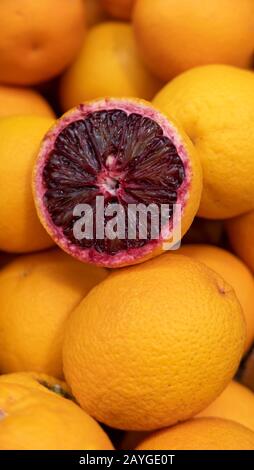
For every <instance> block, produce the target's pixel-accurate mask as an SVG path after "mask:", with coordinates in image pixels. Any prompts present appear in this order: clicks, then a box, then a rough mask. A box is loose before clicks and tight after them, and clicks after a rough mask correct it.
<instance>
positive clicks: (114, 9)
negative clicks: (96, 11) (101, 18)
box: [100, 0, 136, 21]
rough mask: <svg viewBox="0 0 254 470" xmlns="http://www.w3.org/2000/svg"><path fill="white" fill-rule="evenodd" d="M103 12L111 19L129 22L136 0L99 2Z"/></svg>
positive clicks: (106, 0)
mask: <svg viewBox="0 0 254 470" xmlns="http://www.w3.org/2000/svg"><path fill="white" fill-rule="evenodd" d="M100 2H101V5H102V7H103V8H104V10H105V11H106V12H107V13H108V14H109V15H111V16H112V17H113V18H117V19H119V20H127V21H129V20H131V17H132V12H133V8H134V5H135V2H136V0H100Z"/></svg>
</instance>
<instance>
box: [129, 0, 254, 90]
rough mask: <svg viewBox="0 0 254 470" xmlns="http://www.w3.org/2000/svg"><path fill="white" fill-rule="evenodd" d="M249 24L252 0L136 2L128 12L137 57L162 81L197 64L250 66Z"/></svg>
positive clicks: (253, 36) (252, 36)
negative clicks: (130, 11) (138, 55)
mask: <svg viewBox="0 0 254 470" xmlns="http://www.w3.org/2000/svg"><path fill="white" fill-rule="evenodd" d="M253 22H254V3H253V1H252V0H241V1H239V0H203V1H202V2H200V3H199V5H197V2H196V0H181V1H179V0H137V2H136V6H135V8H134V13H133V24H134V31H135V35H136V41H137V45H138V47H139V51H140V53H141V56H142V58H143V60H144V62H145V63H146V65H147V66H148V67H149V68H150V70H151V71H152V72H153V73H154V74H155V75H156V76H158V78H160V79H162V80H164V81H169V80H170V79H172V78H173V77H176V76H177V75H179V74H180V73H182V72H184V71H186V70H188V69H191V68H193V67H196V66H199V65H207V64H229V65H234V66H237V67H243V68H248V67H251V65H252V60H253V50H254V29H253Z"/></svg>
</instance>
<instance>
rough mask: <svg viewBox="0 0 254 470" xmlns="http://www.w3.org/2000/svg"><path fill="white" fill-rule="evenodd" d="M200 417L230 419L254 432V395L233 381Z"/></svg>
mask: <svg viewBox="0 0 254 470" xmlns="http://www.w3.org/2000/svg"><path fill="white" fill-rule="evenodd" d="M198 416H199V417H201V416H211V417H217V418H224V419H230V420H232V421H236V422H237V423H240V424H242V425H243V426H246V427H247V428H249V429H252V431H254V394H253V392H251V391H250V390H249V389H248V388H246V387H244V386H243V385H241V384H239V383H237V382H235V381H232V382H230V384H229V385H228V386H227V388H225V390H224V391H223V392H222V394H221V395H220V396H219V397H218V398H217V399H216V400H215V401H214V402H213V403H211V405H210V406H208V407H207V408H206V409H205V410H204V411H202V412H201V413H199V415H198Z"/></svg>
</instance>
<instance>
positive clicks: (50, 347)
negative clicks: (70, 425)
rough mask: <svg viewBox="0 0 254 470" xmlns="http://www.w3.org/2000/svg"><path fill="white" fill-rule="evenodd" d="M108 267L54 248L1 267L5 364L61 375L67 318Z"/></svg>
mask: <svg viewBox="0 0 254 470" xmlns="http://www.w3.org/2000/svg"><path fill="white" fill-rule="evenodd" d="M106 275H107V273H106V271H105V270H103V269H99V268H95V267H93V266H88V265H85V264H82V263H79V262H78V261H75V260H74V259H72V258H71V257H69V256H67V255H66V254H65V253H63V252H61V251H58V250H55V251H50V252H47V253H41V254H36V255H30V256H22V257H19V258H17V259H16V260H14V261H13V262H12V263H10V264H9V265H7V266H6V267H5V268H4V269H2V270H1V272H0V324H1V328H0V370H1V372H2V373H8V372H16V371H37V372H44V373H46V374H49V375H52V376H55V377H58V378H59V377H62V375H63V374H62V342H63V336H64V330H65V324H66V320H67V318H68V316H69V314H70V313H71V312H72V310H73V309H74V308H75V307H76V306H77V305H78V304H79V302H80V301H81V300H82V299H83V297H84V296H85V295H86V294H87V293H88V291H89V290H90V289H91V288H92V287H93V286H94V285H95V284H96V283H98V282H100V281H101V280H103V279H104V278H105V277H106Z"/></svg>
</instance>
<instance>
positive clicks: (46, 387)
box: [0, 372, 71, 396]
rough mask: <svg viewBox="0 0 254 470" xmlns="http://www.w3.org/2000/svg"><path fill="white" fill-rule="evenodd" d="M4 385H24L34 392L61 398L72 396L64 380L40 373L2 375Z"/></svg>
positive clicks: (0, 379) (0, 380) (1, 380)
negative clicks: (52, 394)
mask: <svg viewBox="0 0 254 470" xmlns="http://www.w3.org/2000/svg"><path fill="white" fill-rule="evenodd" d="M3 383H7V384H16V385H23V386H25V387H28V388H31V389H33V390H39V391H41V392H42V391H43V392H45V393H54V394H57V395H59V396H61V395H71V391H70V389H69V387H68V385H67V384H66V383H65V382H63V381H62V380H59V379H56V378H55V377H52V376H50V375H47V374H42V373H39V372H13V373H12V374H3V375H0V385H1V384H3Z"/></svg>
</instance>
